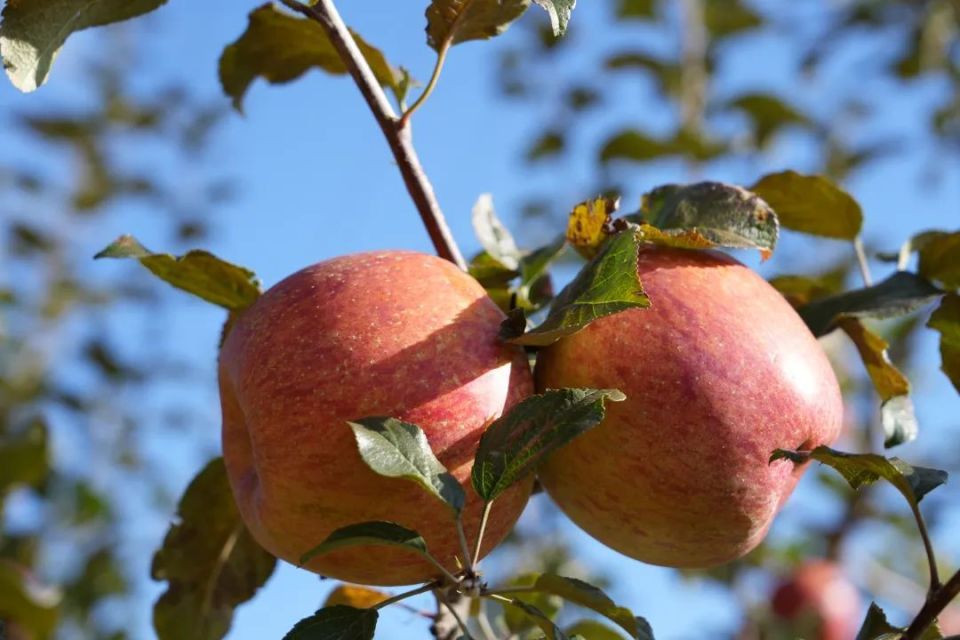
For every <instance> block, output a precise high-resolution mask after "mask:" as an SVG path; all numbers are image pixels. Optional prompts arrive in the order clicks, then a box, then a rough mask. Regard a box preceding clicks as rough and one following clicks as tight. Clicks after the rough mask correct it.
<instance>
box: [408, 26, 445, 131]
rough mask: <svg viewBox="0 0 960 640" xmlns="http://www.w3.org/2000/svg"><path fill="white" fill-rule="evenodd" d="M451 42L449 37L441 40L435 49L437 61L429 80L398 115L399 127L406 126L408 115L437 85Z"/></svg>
mask: <svg viewBox="0 0 960 640" xmlns="http://www.w3.org/2000/svg"><path fill="white" fill-rule="evenodd" d="M452 44H453V41H452V40H451V39H450V38H447V39H446V40H444V41H443V44H442V45H441V46H440V50H439V51H437V61H436V63H435V64H434V65H433V73H432V74H430V81H429V82H427V86H426V87H424V88H423V91H422V92H421V93H420V95H419V96H418V97H417V99H416V100H414V101H413V104H411V105H410V107H409V108H408V109H407V110H406V111H404V112H403V114H402V115H401V116H400V126H401V127H405V126H407V123H409V122H410V116H412V115H413V113H414V111H416V110H417V109H419V108H420V107H421V106H422V105H423V103H424V102H426V101H427V98H429V97H430V94H431V93H433V90H434V89H435V88H436V87H437V82H438V81H439V80H440V72H441V71H443V64H444V63H445V62H446V61H447V53H448V52H449V51H450V46H451V45H452Z"/></svg>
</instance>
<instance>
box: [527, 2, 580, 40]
mask: <svg viewBox="0 0 960 640" xmlns="http://www.w3.org/2000/svg"><path fill="white" fill-rule="evenodd" d="M533 1H534V2H536V3H537V4H538V5H540V6H541V7H543V9H544V11H546V12H547V13H548V14H550V28H551V29H553V35H555V36H562V35H563V34H564V33H566V32H567V25H568V24H570V14H571V13H573V8H574V7H576V6H577V0H533Z"/></svg>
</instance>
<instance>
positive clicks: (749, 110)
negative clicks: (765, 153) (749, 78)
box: [726, 93, 810, 148]
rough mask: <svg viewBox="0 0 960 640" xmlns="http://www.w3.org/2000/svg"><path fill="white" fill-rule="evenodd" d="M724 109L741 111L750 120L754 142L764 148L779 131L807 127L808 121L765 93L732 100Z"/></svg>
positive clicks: (793, 109) (779, 100)
mask: <svg viewBox="0 0 960 640" xmlns="http://www.w3.org/2000/svg"><path fill="white" fill-rule="evenodd" d="M726 107H727V108H730V109H736V110H738V111H742V112H743V113H744V114H746V116H747V117H748V118H750V123H751V127H752V129H753V136H754V140H755V141H756V143H757V146H758V147H761V148H763V147H765V146H766V145H767V143H768V142H769V141H770V139H771V138H772V137H773V136H774V135H775V134H776V133H778V132H779V131H780V130H782V129H784V128H786V127H788V126H791V125H800V126H807V125H809V124H810V120H809V119H808V118H807V117H806V116H805V115H803V114H802V113H800V112H799V111H797V110H796V109H795V108H794V107H793V106H791V105H789V104H787V103H786V102H784V100H783V99H781V98H779V97H777V96H774V95H771V94H767V93H746V94H743V95H740V96H737V97H736V98H733V99H732V100H730V101H729V102H727V103H726Z"/></svg>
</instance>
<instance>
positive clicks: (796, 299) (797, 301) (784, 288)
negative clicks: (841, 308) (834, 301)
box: [769, 269, 846, 308]
mask: <svg viewBox="0 0 960 640" xmlns="http://www.w3.org/2000/svg"><path fill="white" fill-rule="evenodd" d="M845 274H846V269H837V270H834V271H831V272H828V273H825V274H822V275H819V276H795V275H782V276H776V277H773V278H770V280H769V282H770V286H772V287H773V288H774V289H776V290H777V291H779V292H780V293H781V294H782V295H783V297H784V298H786V299H787V302H789V303H790V304H791V305H792V306H793V307H794V308H800V307H803V306H806V305H808V304H810V303H811V302H813V301H814V300H820V299H822V298H826V297H828V296H832V295H836V294H838V293H840V292H841V290H842V289H843V279H844V275H845Z"/></svg>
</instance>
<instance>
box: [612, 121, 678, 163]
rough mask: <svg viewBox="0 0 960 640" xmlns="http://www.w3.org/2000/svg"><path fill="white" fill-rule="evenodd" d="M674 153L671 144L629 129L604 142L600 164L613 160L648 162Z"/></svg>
mask: <svg viewBox="0 0 960 640" xmlns="http://www.w3.org/2000/svg"><path fill="white" fill-rule="evenodd" d="M673 152H674V148H673V146H672V145H671V144H670V143H669V142H665V141H663V140H660V139H657V138H654V137H653V136H651V135H649V134H647V133H644V132H642V131H637V130H635V129H629V130H626V131H621V132H620V133H617V134H615V135H613V136H612V137H610V138H608V139H607V141H606V142H604V144H603V147H602V148H601V150H600V162H611V161H613V160H632V161H634V162H647V161H649V160H654V159H656V158H660V157H663V156H667V155H670V154H672V153H673Z"/></svg>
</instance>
